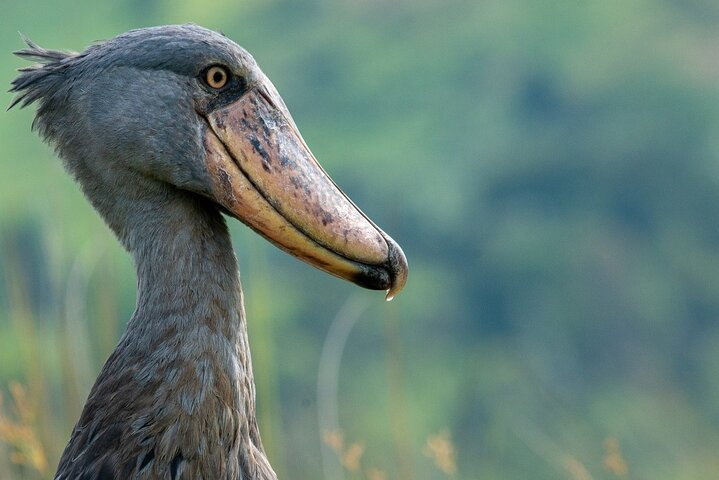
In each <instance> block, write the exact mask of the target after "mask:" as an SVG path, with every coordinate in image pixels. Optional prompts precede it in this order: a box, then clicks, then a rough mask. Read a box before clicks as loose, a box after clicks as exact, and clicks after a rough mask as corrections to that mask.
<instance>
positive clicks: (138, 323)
mask: <svg viewBox="0 0 719 480" xmlns="http://www.w3.org/2000/svg"><path fill="white" fill-rule="evenodd" d="M27 45H28V48H26V49H24V50H20V51H19V52H16V54H17V55H19V56H20V57H23V58H26V59H30V60H35V61H38V62H40V63H38V64H36V65H33V66H30V67H27V68H23V69H21V70H20V72H21V73H20V75H18V77H17V78H16V79H15V80H14V81H13V82H12V88H11V91H13V92H17V96H16V98H15V100H14V101H13V103H12V104H11V107H12V106H14V105H20V106H21V107H24V106H27V105H30V104H32V103H34V102H37V103H38V108H37V115H36V117H35V120H34V122H33V128H35V129H36V130H38V131H39V133H40V134H41V136H42V137H43V138H44V139H45V140H47V141H48V142H50V143H51V144H53V145H54V146H55V148H56V150H57V152H58V153H59V155H60V157H62V158H63V160H64V164H65V167H66V169H67V170H68V171H69V172H70V173H71V174H72V175H73V176H74V177H75V179H76V180H77V182H78V183H79V184H80V187H81V188H82V190H83V192H84V193H85V195H86V197H87V198H88V200H89V201H90V202H91V203H92V205H93V206H94V207H95V209H96V210H97V211H98V212H99V213H100V215H101V216H102V217H103V219H104V220H105V222H106V223H107V224H108V225H109V227H110V228H111V229H112V231H113V232H114V233H115V234H116V235H117V237H118V238H119V240H120V242H121V243H122V244H123V246H124V247H125V248H126V249H127V250H128V251H129V252H130V253H131V254H132V257H133V259H134V262H135V267H136V270H137V307H136V310H135V313H134V314H133V316H132V318H131V319H130V321H129V323H128V325H127V330H126V331H125V333H124V334H123V336H122V338H121V339H120V342H119V344H118V346H117V348H116V349H115V351H114V352H113V353H112V355H111V356H110V358H109V359H108V360H107V362H106V363H105V365H104V367H103V369H102V372H101V373H100V375H99V377H98V379H97V381H96V383H95V385H94V386H93V388H92V390H91V392H90V395H89V397H88V399H87V403H86V404H85V408H84V410H83V412H82V415H81V417H80V419H79V421H78V422H77V425H76V426H75V428H74V430H73V432H72V435H71V438H70V441H69V443H68V445H67V447H66V449H65V451H64V453H63V455H62V458H61V460H60V464H59V466H58V470H57V474H56V476H55V478H56V479H57V480H70V479H83V480H84V479H87V480H91V479H208V480H209V479H213V480H238V479H241V480H271V479H275V478H276V476H275V474H274V472H273V470H272V468H271V466H270V464H269V462H268V460H267V457H266V455H265V452H264V449H263V447H262V441H261V440H260V432H259V429H258V426H257V421H256V418H255V389H254V381H253V374H252V365H251V359H250V349H249V343H248V339H247V325H246V321H245V314H244V307H243V299H242V290H241V286H240V278H239V273H238V270H237V261H236V259H235V255H234V252H233V250H232V245H231V242H230V236H229V233H228V230H227V227H226V224H225V220H224V217H223V216H222V213H227V214H229V215H231V216H233V217H235V218H237V219H239V220H241V221H243V222H245V223H247V224H248V225H249V226H250V227H252V228H253V229H255V230H256V231H257V232H259V233H260V234H262V235H263V236H265V237H266V238H268V239H269V240H270V241H272V242H273V243H275V244H276V245H277V246H279V247H280V248H283V249H284V250H286V251H287V252H289V253H291V254H293V255H295V256H297V257H298V258H301V259H303V260H305V261H307V262H308V263H310V264H312V265H314V266H316V267H318V268H320V269H323V270H325V271H327V272H329V273H331V274H334V275H336V276H338V277H341V278H345V279H347V280H350V281H352V282H354V283H356V284H358V285H360V286H363V287H366V288H373V289H380V290H387V292H388V298H391V297H392V296H394V295H395V294H396V293H397V292H398V291H399V290H401V289H402V287H403V285H404V283H405V281H406V278H407V271H408V267H407V262H406V259H405V257H404V254H403V253H402V250H401V248H400V247H399V246H398V245H397V244H396V243H395V242H394V241H393V240H392V239H391V238H390V237H389V236H388V235H386V234H385V233H384V232H382V231H381V230H380V229H379V228H378V227H377V226H376V225H374V224H373V223H372V222H371V221H370V220H369V219H368V218H367V217H366V216H365V215H364V214H363V213H362V212H361V211H360V210H359V209H358V208H357V207H356V206H355V205H354V204H353V203H352V202H351V200H349V199H348V198H347V197H346V196H345V195H344V194H343V193H342V192H341V190H339V188H338V187H337V186H336V185H335V184H334V182H332V180H331V179H330V178H329V177H328V176H327V174H326V173H325V172H324V170H323V169H322V168H321V166H319V164H318V163H317V161H316V159H315V158H314V156H313V155H312V153H311V152H310V151H309V149H308V148H307V145H306V143H305V142H304V140H303V139H302V137H301V135H300V134H299V131H298V130H297V126H296V125H295V124H294V121H293V120H292V118H291V116H290V114H289V112H288V111H287V108H286V106H285V105H284V102H283V101H282V99H281V97H280V96H279V94H278V93H277V91H276V90H275V88H274V86H273V85H272V83H271V82H270V81H269V79H267V77H266V76H265V75H264V74H263V73H262V71H261V70H260V69H259V67H258V66H257V64H256V63H255V61H254V59H253V58H252V56H251V55H250V54H249V53H247V52H246V51H245V50H243V49H242V48H241V47H239V46H238V45H237V44H235V43H234V42H232V41H231V40H229V39H227V38H226V37H224V36H223V35H220V34H217V33H215V32H212V31H210V30H206V29H204V28H201V27H198V26H195V25H181V26H166V27H154V28H146V29H140V30H133V31H130V32H127V33H125V34H122V35H119V36H117V37H115V38H113V39H111V40H109V41H106V42H104V43H99V44H96V45H93V46H91V47H89V48H87V49H86V50H85V51H84V52H82V53H72V52H62V51H55V50H46V49H43V48H40V47H38V46H37V45H36V44H34V43H32V42H31V41H29V40H27ZM212 72H214V76H213V75H212Z"/></svg>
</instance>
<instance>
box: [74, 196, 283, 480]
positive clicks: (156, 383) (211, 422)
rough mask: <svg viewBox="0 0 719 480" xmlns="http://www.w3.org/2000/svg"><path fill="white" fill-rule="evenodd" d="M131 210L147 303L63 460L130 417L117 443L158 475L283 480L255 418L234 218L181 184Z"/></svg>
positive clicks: (140, 303)
mask: <svg viewBox="0 0 719 480" xmlns="http://www.w3.org/2000/svg"><path fill="white" fill-rule="evenodd" d="M130 215H132V216H133V218H132V219H131V221H129V222H126V223H125V224H126V225H131V226H132V227H131V228H130V229H128V230H126V231H125V232H124V234H125V235H126V237H125V238H123V239H122V240H123V243H124V244H125V245H126V246H127V247H128V249H129V250H130V252H131V253H132V255H133V257H134V260H135V264H136V268H137V276H138V292H137V308H136V311H135V313H134V315H133V317H132V319H131V320H130V322H129V323H128V327H127V330H126V332H125V334H124V335H123V337H122V338H121V340H120V342H119V344H118V346H117V348H116V350H115V351H114V352H113V354H112V355H111V357H110V358H109V359H108V361H107V363H106V364H105V366H104V367H103V371H102V373H101V374H100V376H99V377H98V380H97V382H96V384H95V386H94V387H93V389H92V391H91V393H90V396H89V398H88V401H87V404H86V406H85V409H84V411H83V414H82V416H81V418H80V420H79V422H78V424H77V426H76V428H75V431H74V432H73V436H72V439H71V441H70V444H69V445H68V447H67V449H66V451H65V453H64V454H63V460H62V461H69V458H72V457H74V456H77V455H78V454H82V453H81V452H80V451H79V450H82V449H84V448H88V447H87V445H88V440H89V439H88V438H87V436H88V435H89V433H88V432H92V431H93V428H95V427H93V426H95V425H96V426H98V428H107V425H112V424H113V419H115V418H121V419H122V423H121V424H119V425H118V430H117V431H113V432H112V435H110V437H108V438H107V439H106V441H108V442H110V443H112V444H113V446H112V448H111V449H109V451H111V452H112V453H111V454H112V455H115V456H117V455H119V456H120V457H121V458H116V459H113V461H114V462H118V463H119V464H123V465H126V466H129V465H130V464H133V465H135V466H134V467H132V468H135V469H140V468H144V469H148V468H150V469H152V470H151V471H152V472H153V475H157V478H165V474H166V473H167V472H170V473H172V470H173V469H175V471H176V472H177V471H178V470H182V471H183V472H186V475H187V476H186V477H182V478H228V479H229V478H233V479H234V478H268V479H272V478H275V477H274V473H272V469H271V468H270V466H269V463H268V462H267V459H266V457H265V454H264V451H263V448H262V443H261V440H260V436H259V430H258V426H257V422H256V419H255V387H254V381H253V374H252V366H251V357H250V348H249V343H248V339H247V327H246V323H245V317H244V307H243V300H242V290H241V287H240V279H239V273H238V269H237V262H236V259H235V255H234V252H233V249H232V245H231V242H230V236H229V233H228V230H227V227H226V225H225V222H224V219H223V218H222V216H221V214H220V213H219V212H218V211H217V210H216V209H215V208H214V207H212V206H211V204H209V203H208V202H206V201H204V200H203V199H202V198H200V197H197V196H194V195H192V194H188V193H184V192H180V191H175V192H174V193H172V194H169V195H166V196H165V197H164V198H158V199H155V201H154V202H152V203H151V204H145V205H143V206H142V207H138V208H135V209H132V210H131V213H130ZM94 435H95V436H96V435H97V433H95V434H94ZM108 435H109V434H108ZM85 454H89V453H87V452H86V453H85ZM133 462H134V463H133ZM143 464H144V465H143ZM128 468H129V467H128ZM218 468H220V469H222V471H219V470H218ZM133 473H140V472H139V471H136V472H133ZM128 478H129V477H128ZM152 478H155V477H152Z"/></svg>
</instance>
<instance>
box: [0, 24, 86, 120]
mask: <svg viewBox="0 0 719 480" xmlns="http://www.w3.org/2000/svg"><path fill="white" fill-rule="evenodd" d="M20 37H21V38H22V39H23V41H24V42H25V43H26V44H27V47H28V48H24V49H22V50H18V51H17V52H13V53H14V54H15V55H17V56H18V57H21V58H23V59H26V60H34V61H36V62H39V63H36V64H35V65H31V66H29V67H24V68H20V69H18V71H19V72H20V75H18V76H17V78H15V80H13V81H12V86H11V87H10V90H9V91H10V92H17V95H16V96H15V98H14V99H13V101H12V103H10V106H9V107H8V110H10V109H11V108H12V107H14V106H15V105H17V104H20V108H24V107H26V106H28V105H30V104H31V103H33V102H35V101H36V100H38V99H48V98H49V97H51V96H52V94H53V91H54V89H55V87H56V85H57V82H58V80H60V77H61V76H62V73H63V71H64V70H65V69H66V68H67V66H68V65H69V64H70V63H72V61H74V60H75V59H77V58H78V57H80V56H81V54H77V53H74V52H66V51H61V50H48V49H45V48H42V47H40V46H38V45H37V44H36V43H35V42H33V41H32V40H30V39H29V38H28V37H26V36H25V35H23V34H22V33H21V34H20Z"/></svg>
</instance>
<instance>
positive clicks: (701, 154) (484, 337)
mask: <svg viewBox="0 0 719 480" xmlns="http://www.w3.org/2000/svg"><path fill="white" fill-rule="evenodd" d="M718 5H719V4H717V3H716V2H712V1H709V0H687V1H682V2H679V1H676V0H655V1H649V0H633V1H628V2H627V1H617V0H608V1H604V2H600V1H590V2H572V1H555V0H551V1H547V2H533V1H530V0H502V1H500V0H481V1H470V0H456V1H450V2H440V1H436V0H413V1H412V2H409V1H405V0H397V1H394V2H380V1H376V0H375V1H372V0H369V1H356V0H355V1H348V0H339V1H338V0H333V1H330V0H312V1H307V2H290V1H274V0H272V1H264V2H259V1H248V2H230V1H226V0H224V1H216V2H209V3H208V2H200V1H194V2H167V1H143V2H141V1H138V0H125V1H118V2H105V3H103V2H100V3H98V2H89V1H87V0H79V1H77V2H72V3H68V2H49V1H42V2H40V1H28V2H3V4H2V10H3V20H2V25H3V28H2V29H0V45H1V46H2V47H3V48H2V49H0V50H2V51H3V52H4V53H3V55H0V65H2V68H0V83H2V84H4V85H9V82H10V81H11V79H12V78H13V76H14V69H15V68H17V67H20V66H22V65H23V62H22V61H21V60H19V59H17V58H14V57H12V56H11V55H10V54H9V52H10V51H12V50H16V49H18V48H20V47H21V42H20V39H19V37H18V36H17V34H16V30H21V31H23V32H24V33H26V34H28V35H29V36H30V37H31V38H32V39H33V40H35V41H36V42H38V43H39V44H40V45H42V46H46V47H52V48H67V49H75V50H81V49H83V48H84V47H85V46H86V45H87V44H89V43H90V42H92V41H94V40H96V39H102V38H108V37H111V36H113V35H115V34H117V33H120V32H123V31H125V30H128V29H130V28H135V27H139V26H148V25H154V24H163V23H181V22H188V21H192V22H195V23H199V24H202V25H204V26H207V27H209V28H213V29H215V30H222V31H224V32H225V33H226V34H227V35H228V36H230V37H231V38H232V39H234V40H236V41H237V42H238V43H240V44H241V45H243V46H245V47H246V48H247V49H249V50H250V51H251V52H252V53H253V54H254V56H255V58H256V59H257V60H258V62H259V63H260V65H262V66H263V68H264V70H265V72H266V73H267V74H268V76H269V77H270V78H271V79H272V80H273V82H274V83H275V84H276V86H277V87H278V89H279V90H280V92H282V94H283V97H284V99H285V101H286V103H287V104H288V106H289V107H290V110H291V111H292V112H293V115H294V117H295V120H296V121H297V123H298V125H299V126H300V128H301V130H302V132H303V135H304V137H305V139H306V140H307V142H308V144H309V145H310V146H311V148H312V149H313V151H314V153H315V155H317V157H318V158H319V159H320V161H321V162H322V163H323V165H324V166H325V168H326V169H327V170H328V171H329V172H330V174H331V175H332V176H333V177H334V179H335V180H336V181H337V183H338V184H339V185H341V186H342V187H343V188H344V189H345V191H346V192H347V193H348V194H349V195H350V197H352V198H353V199H354V200H355V201H356V203H358V204H359V205H360V206H361V207H362V208H363V209H364V210H365V211H366V212H367V213H368V215H369V216H370V217H372V218H373V219H374V220H376V222H377V223H378V224H379V225H381V226H382V227H383V228H384V229H385V230H386V231H387V232H389V233H390V234H391V235H392V236H393V237H394V238H395V239H396V240H398V242H399V243H400V244H401V245H402V246H403V247H404V249H405V252H406V253H407V257H408V258H409V261H410V265H411V276H410V279H409V283H408V285H407V288H406V290H405V291H404V292H403V293H402V294H401V295H400V296H399V297H398V298H397V299H396V300H395V301H394V302H392V303H391V304H385V303H384V302H383V301H382V299H381V296H380V295H378V294H376V293H372V292H359V291H358V290H357V289H356V287H353V286H352V285H349V284H345V283H343V282H339V281H337V280H336V279H334V278H330V277H328V276H326V275H324V274H322V273H320V272H317V271H314V270H312V269H311V268H310V267H307V266H305V265H304V264H301V263H300V262H298V261H296V260H294V259H292V258H289V257H287V256H285V255H284V254H282V253H281V252H279V251H277V250H276V249H274V248H273V247H272V246H270V245H269V244H267V243H265V242H264V241H263V240H261V239H259V238H257V237H256V236H255V235H254V234H252V233H251V232H249V231H248V230H247V229H246V228H244V227H243V226H242V225H241V224H239V223H236V222H234V223H233V224H232V229H233V235H234V239H235V242H236V250H237V253H238V257H239V259H240V265H241V270H242V275H243V282H244V286H245V291H246V294H247V309H248V317H249V322H250V329H251V331H250V335H251V339H252V346H253V359H254V362H255V370H256V373H255V375H256V377H257V381H258V396H259V399H258V403H259V408H260V412H259V414H260V421H261V423H262V429H263V430H262V431H263V436H264V439H265V443H266V445H267V447H268V450H269V453H270V457H271V459H272V460H273V464H274V465H275V467H276V469H277V471H278V473H279V474H280V475H281V477H282V478H297V479H310V478H320V477H321V472H323V471H324V472H327V471H331V472H337V473H336V474H337V475H346V478H368V479H371V480H380V479H382V478H391V479H394V478H398V479H404V480H406V479H437V478H462V479H477V478H501V479H520V478H532V479H557V478H568V479H574V480H577V479H612V478H635V479H650V478H651V479H672V480H674V479H704V478H713V477H715V476H716V472H717V471H719V455H717V452H719V408H718V407H717V405H719V374H718V373H717V372H719V322H718V321H717V320H719V319H718V317H719V222H718V221H716V219H715V217H716V216H717V208H716V207H715V205H716V204H717V202H718V201H719V140H717V139H719V53H717V52H718V51H717V48H716V45H717V31H719V30H718V29H717V26H718V25H719V6H718ZM3 98H4V101H5V104H6V105H7V104H9V102H10V100H11V96H10V95H9V94H5V95H4V97H3ZM32 113H33V112H32V109H28V110H26V111H12V112H9V113H5V114H3V115H0V145H2V155H0V391H2V392H3V396H2V398H3V399H4V401H3V403H2V405H1V407H0V408H2V412H3V414H2V416H1V417H0V437H2V438H3V440H4V442H0V477H1V478H3V479H20V478H28V479H31V478H48V476H50V475H51V474H52V470H53V468H54V465H55V464H56V463H55V462H56V461H57V459H58V457H59V454H60V452H61V451H62V448H63V447H64V443H65V442H66V440H67V438H68V437H69V432H70V429H71V428H72V425H73V424H74V422H75V420H76V419H77V417H78V415H79V411H80V409H81V407H82V403H83V401H84V398H85V396H86V395H87V392H88V390H89V387H90V385H91V384H92V381H93V379H94V377H95V375H96V374H97V372H98V371H99V369H100V366H101V365H102V363H103V361H104V359H105V358H106V357H107V356H108V355H109V353H110V351H111V350H112V348H113V346H114V344H115V342H116V340H117V338H118V337H119V334H120V332H121V331H122V329H123V327H124V324H125V322H126V320H127V319H128V318H129V317H130V315H131V313H132V308H133V305H134V272H133V269H132V265H131V262H130V259H129V258H128V257H127V255H126V254H125V253H124V252H122V251H121V249H120V247H119V246H118V245H117V242H116V241H115V239H114V238H113V237H112V236H111V234H110V232H109V230H108V229H107V228H106V227H105V226H104V225H103V224H102V222H101V220H100V219H99V218H98V217H97V216H96V215H95V214H94V212H93V211H92V210H91V208H90V206H89V205H88V204H87V203H86V202H85V200H84V199H83V198H82V195H81V194H80V193H79V191H78V189H77V187H76V186H75V185H73V183H72V180H71V179H70V178H69V176H68V175H66V174H65V173H64V172H63V171H62V166H61V164H60V162H59V161H58V160H57V159H56V158H55V157H54V155H53V154H52V152H51V150H50V149H49V148H47V147H46V146H43V145H42V144H41V143H40V142H39V140H38V139H37V138H36V136H35V135H33V134H32V133H31V132H30V131H29V128H30V123H31V119H32ZM348 302H350V303H351V302H355V304H356V305H360V306H361V308H359V310H358V311H361V315H358V317H357V320H356V322H355V323H354V324H353V326H352V327H350V328H351V330H350V331H348V333H347V334H348V335H349V337H348V338H347V341H346V344H345V348H344V350H343V351H342V356H341V363H340V364H338V365H336V368H337V370H338V372H339V384H338V392H339V393H338V398H337V405H338V408H339V415H338V418H339V421H338V425H337V427H338V430H328V431H324V432H320V428H319V427H318V421H321V419H318V412H317V400H318V399H317V389H318V388H317V378H318V374H317V372H318V369H319V363H320V355H321V352H322V349H323V344H324V342H325V337H326V335H327V333H328V331H329V330H330V329H331V328H332V325H335V324H336V322H338V321H340V320H341V318H342V315H341V312H342V309H343V308H344V306H345V305H347V303H348ZM20 385H22V387H21V386H20ZM326 413H327V412H321V415H325V414H326ZM323 445H324V447H323ZM323 448H329V449H330V451H331V452H333V456H332V457H330V461H331V462H334V465H329V466H327V465H325V466H323V465H322V458H323V457H322V455H321V451H322V449H323ZM328 468H329V470H328Z"/></svg>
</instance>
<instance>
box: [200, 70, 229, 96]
mask: <svg viewBox="0 0 719 480" xmlns="http://www.w3.org/2000/svg"><path fill="white" fill-rule="evenodd" d="M228 78H229V75H228V74H227V70H225V68H224V67H219V66H217V65H215V66H214V67H210V68H208V69H207V73H205V81H206V82H207V84H208V85H209V86H210V87H212V88H215V89H218V90H219V89H220V88H222V87H224V86H225V85H226V84H227V79H228Z"/></svg>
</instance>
